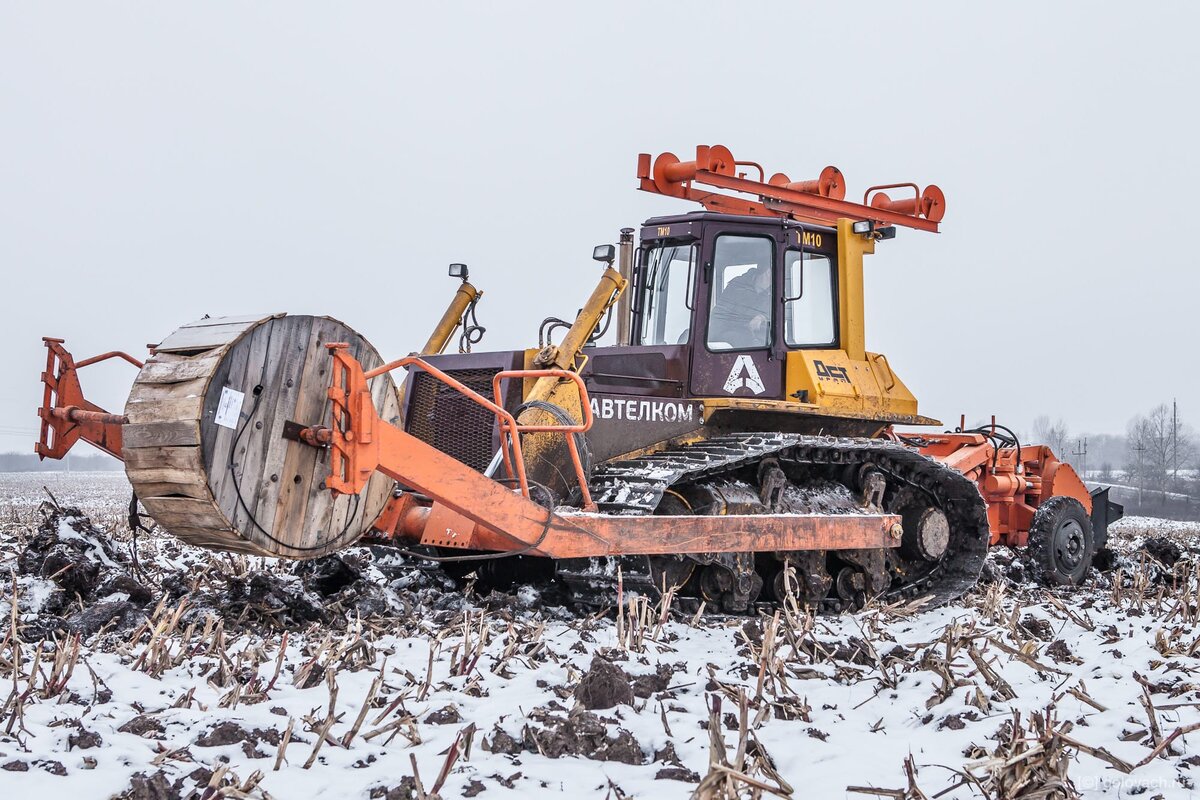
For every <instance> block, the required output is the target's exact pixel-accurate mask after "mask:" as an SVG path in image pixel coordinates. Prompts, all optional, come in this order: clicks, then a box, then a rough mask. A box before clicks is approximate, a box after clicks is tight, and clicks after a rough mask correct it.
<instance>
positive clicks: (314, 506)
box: [123, 314, 400, 558]
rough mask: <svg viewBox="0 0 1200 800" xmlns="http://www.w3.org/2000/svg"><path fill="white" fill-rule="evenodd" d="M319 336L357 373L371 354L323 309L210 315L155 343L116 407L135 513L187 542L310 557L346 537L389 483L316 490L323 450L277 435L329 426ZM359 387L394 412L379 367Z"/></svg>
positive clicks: (369, 514)
mask: <svg viewBox="0 0 1200 800" xmlns="http://www.w3.org/2000/svg"><path fill="white" fill-rule="evenodd" d="M329 342H347V343H349V345H350V352H351V353H352V354H353V355H354V357H355V358H357V359H358V360H359V361H360V362H361V363H362V365H363V367H364V368H366V369H372V368H374V367H377V366H379V365H381V364H382V363H383V360H382V359H381V358H380V357H379V354H378V353H377V352H376V351H375V349H374V348H373V347H371V345H370V344H369V343H368V342H367V340H366V339H364V338H363V337H362V336H360V335H358V334H357V333H355V332H354V331H353V330H351V329H350V328H348V327H347V326H346V325H344V324H342V323H341V322H338V321H337V320H334V319H330V318H328V317H309V316H285V315H283V314H276V315H273V316H261V315H255V316H246V317H214V318H209V319H203V320H200V321H198V322H193V323H192V324H190V325H185V326H184V327H182V328H180V329H179V330H177V331H175V332H174V333H172V334H171V335H170V336H168V337H167V338H166V339H164V340H163V342H162V344H160V345H159V346H158V347H157V348H155V351H154V355H153V356H152V357H151V358H150V359H149V360H148V361H147V362H146V365H145V366H144V367H142V370H141V372H140V373H138V377H137V380H136V381H135V382H134V384H133V389H132V390H131V392H130V394H129V401H128V403H127V404H126V405H125V415H126V416H127V417H128V418H129V422H128V424H126V425H125V427H124V430H123V439H124V450H123V455H124V457H125V473H126V474H127V475H128V476H129V480H130V482H131V483H132V484H133V489H134V492H135V493H136V494H137V497H138V499H139V500H140V501H141V503H142V506H143V507H144V508H145V509H146V512H147V513H148V514H149V515H150V516H151V517H153V518H154V520H155V521H156V522H157V523H158V524H159V525H161V526H162V527H163V528H166V529H167V530H168V531H169V532H170V533H172V534H173V535H175V536H178V537H179V538H180V539H183V540H184V541H186V542H189V543H191V544H195V545H200V546H202V547H208V548H213V549H217V550H231V551H235V552H240V553H249V554H252V555H260V556H283V557H286V558H316V557H318V556H323V555H327V554H329V553H331V552H334V551H335V550H339V549H341V548H343V547H346V546H348V545H350V544H352V543H353V542H354V541H355V540H357V539H358V538H359V537H360V536H361V535H362V534H363V533H364V532H365V531H366V530H367V529H368V528H369V527H370V525H371V523H372V522H374V521H375V519H376V518H377V517H378V516H379V512H380V511H382V510H383V506H384V504H385V503H386V502H387V499H388V496H389V495H390V494H391V491H392V486H393V481H392V480H391V479H390V478H388V477H386V476H385V475H383V474H381V473H376V474H375V475H374V477H372V478H371V480H370V481H369V482H368V484H367V486H366V488H364V489H363V491H362V492H361V493H360V494H358V495H340V496H338V497H337V498H335V497H334V496H333V493H332V492H330V491H328V490H327V489H324V488H322V486H323V482H324V479H325V478H326V476H328V475H329V454H328V452H327V451H325V450H322V449H318V448H314V447H310V446H309V445H306V444H302V443H300V442H296V441H292V440H289V439H285V438H283V426H284V423H285V422H287V421H289V420H292V421H295V422H299V423H301V424H304V425H315V424H322V425H328V424H329V423H330V419H329V400H328V396H327V394H326V392H327V390H328V388H329V373H330V367H331V363H332V358H331V357H330V355H329V351H328V350H327V349H326V347H325V345H326V344H327V343H329ZM371 393H372V395H373V397H374V400H375V408H376V409H377V410H378V411H379V413H380V416H381V417H382V418H383V419H385V420H389V421H393V422H394V421H397V420H398V419H399V415H400V403H399V398H398V395H397V392H396V385H395V383H394V382H393V381H392V379H391V377H390V376H389V375H381V376H379V377H377V378H374V379H372V381H371Z"/></svg>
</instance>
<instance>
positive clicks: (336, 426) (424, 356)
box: [37, 145, 1121, 613]
mask: <svg viewBox="0 0 1200 800" xmlns="http://www.w3.org/2000/svg"><path fill="white" fill-rule="evenodd" d="M637 179H638V182H639V188H641V189H642V190H644V191H647V192H652V193H655V194H658V195H663V196H666V197H673V198H678V199H680V200H684V201H693V202H697V203H699V204H700V205H701V206H702V208H703V210H699V211H691V212H687V213H679V214H675V215H671V216H661V217H655V218H652V219H649V220H647V221H646V222H645V223H643V225H642V226H641V229H640V231H635V230H634V229H632V228H626V229H623V230H622V231H621V232H620V236H619V239H618V241H617V243H615V244H608V245H601V246H599V247H596V248H595V249H594V251H593V259H594V260H595V261H596V262H597V265H596V267H595V269H596V270H597V271H598V272H599V278H598V280H597V282H596V285H595V287H594V289H593V290H592V291H591V294H590V296H588V297H587V298H586V299H585V300H584V302H583V305H582V307H581V308H580V310H579V311H578V312H577V313H576V314H575V315H574V316H573V317H570V316H569V315H568V316H567V317H564V318H559V317H548V318H546V319H545V320H543V322H542V323H541V325H540V327H539V329H538V336H537V345H536V346H531V347H529V348H528V349H523V350H505V351H493V352H478V351H477V350H476V348H475V347H474V345H477V344H478V343H479V341H480V339H481V337H482V335H483V329H482V327H481V326H479V324H478V322H477V320H476V316H475V315H476V306H477V304H478V303H479V301H480V298H481V296H482V293H481V292H479V291H478V290H477V289H476V288H475V287H474V286H473V285H472V284H471V283H470V282H469V279H468V278H469V276H468V274H467V269H466V267H465V265H461V264H455V265H452V266H451V275H452V276H453V277H455V278H456V279H459V280H460V281H461V283H460V285H459V286H458V287H457V288H456V291H455V296H454V299H453V301H452V302H451V304H450V306H449V308H448V309H447V310H446V313H445V315H444V316H443V317H442V319H441V321H440V322H439V324H438V326H437V328H436V329H435V331H434V332H433V334H432V335H431V336H430V338H429V340H428V341H427V342H426V344H425V346H424V347H423V348H422V349H421V350H420V351H419V352H416V353H414V354H412V355H409V356H406V357H404V358H400V359H398V360H396V361H391V362H386V363H385V362H384V359H383V358H382V357H380V355H379V354H378V353H377V352H376V351H375V350H374V349H373V348H372V347H371V346H370V344H369V343H368V342H367V340H366V339H364V338H363V337H362V336H361V335H360V334H358V333H357V332H356V331H355V330H352V329H350V328H349V327H348V326H346V325H344V324H343V323H341V322H338V321H337V320H332V319H329V318H325V317H311V316H296V315H291V316H289V315H284V314H264V315H250V316H244V317H212V318H205V319H202V320H199V321H197V322H194V323H191V324H189V325H185V326H183V327H181V328H179V329H178V330H176V331H175V332H174V333H172V334H171V335H169V336H168V337H166V338H165V339H163V340H162V341H161V342H160V343H159V344H157V345H155V346H154V347H152V348H151V350H150V355H149V357H148V358H146V359H145V360H144V361H142V360H139V359H137V358H134V357H133V356H129V355H127V354H124V353H106V354H104V355H103V356H98V357H96V358H93V359H87V360H86V361H80V362H75V361H74V359H73V357H72V356H71V354H70V353H69V352H68V351H67V350H66V349H65V346H64V343H63V342H62V341H61V340H56V339H47V340H46V341H45V343H46V346H47V348H48V351H47V369H46V372H45V373H44V374H43V376H42V377H43V384H44V395H43V404H42V407H41V409H40V411H39V414H40V417H41V420H42V427H41V440H40V441H39V443H38V445H37V452H38V453H39V454H41V455H42V456H43V457H52V458H61V457H62V456H63V455H64V454H65V453H66V451H67V450H68V449H70V447H71V446H72V445H73V444H74V443H75V442H77V441H78V440H80V439H83V440H85V441H88V442H90V443H92V444H94V445H95V446H97V447H99V448H100V449H102V450H104V451H105V452H108V453H110V454H112V455H114V456H116V457H118V458H122V459H124V461H125V465H126V471H127V474H128V475H129V479H130V481H131V483H132V485H133V488H134V492H135V494H136V497H137V499H138V501H139V502H140V505H141V507H142V508H144V510H145V512H146V513H147V514H149V516H150V517H152V518H153V519H154V520H155V521H156V522H157V523H158V524H159V525H160V526H161V527H162V528H164V529H166V530H167V531H169V532H170V533H172V534H174V535H176V536H178V537H179V538H181V539H183V540H185V541H188V542H191V543H194V544H197V545H201V546H205V547H212V548H218V549H224V550H230V551H236V552H244V553H251V554H256V555H266V556H277V557H286V558H314V557H318V556H322V555H327V554H329V553H332V552H335V551H337V550H339V549H341V548H344V547H347V546H349V545H352V544H354V543H361V542H363V541H369V542H372V543H376V544H380V543H382V544H387V545H390V546H393V547H396V548H399V549H401V550H402V551H403V552H404V553H406V554H407V555H409V556H410V557H412V558H413V559H414V560H417V561H420V562H423V563H428V564H437V565H439V567H440V568H441V569H443V570H445V571H446V572H448V573H450V574H451V575H454V576H458V577H465V576H467V575H469V574H472V573H473V574H475V575H476V576H477V577H478V579H479V580H482V581H484V582H485V583H490V584H492V585H500V586H503V585H506V584H510V583H511V582H513V581H514V580H524V579H529V578H531V577H537V578H539V579H547V580H551V579H552V580H555V581H557V582H559V583H560V584H561V585H562V587H563V588H564V590H565V591H566V592H568V593H569V595H570V597H571V598H572V599H574V600H576V601H578V602H581V603H587V604H593V605H604V604H611V603H613V602H614V601H615V600H616V598H617V597H618V594H619V593H626V594H628V593H633V592H636V593H641V594H646V595H651V596H654V597H658V596H662V595H664V594H667V593H670V595H671V596H672V597H680V598H684V597H691V598H696V599H697V600H698V601H701V602H704V603H705V604H707V607H709V608H711V609H715V610H720V611H723V612H730V613H737V612H744V611H746V610H747V609H750V608H752V607H753V606H754V604H756V603H759V602H766V601H776V602H778V601H783V600H785V599H788V598H791V599H794V600H795V601H796V602H798V603H800V604H802V605H805V606H808V607H810V608H813V609H816V610H819V611H825V612H836V611H840V610H845V609H851V608H855V607H861V606H862V605H863V604H864V603H865V602H867V601H868V600H869V599H873V598H874V599H880V600H882V601H885V602H904V603H914V604H927V605H928V604H937V603H942V602H946V601H948V600H950V599H953V598H955V597H958V596H959V595H961V594H962V593H963V592H965V591H966V590H968V589H969V588H970V587H971V586H973V585H974V583H975V582H976V580H977V579H978V576H979V573H980V570H981V568H982V565H983V562H984V558H985V555H986V553H987V549H988V547H989V546H990V545H995V544H1003V545H1008V546H1012V547H1019V548H1027V550H1028V553H1029V556H1030V558H1031V559H1032V561H1033V563H1034V564H1035V566H1036V571H1037V572H1038V574H1039V577H1041V578H1043V579H1044V580H1046V581H1048V582H1051V583H1058V584H1075V583H1079V582H1081V581H1082V580H1083V579H1084V578H1085V576H1086V573H1087V570H1088V568H1089V565H1090V562H1091V559H1092V556H1093V554H1094V553H1095V552H1096V551H1097V550H1098V549H1099V548H1100V547H1102V546H1103V544H1104V541H1105V539H1106V536H1107V528H1108V525H1109V523H1110V522H1112V521H1113V520H1114V519H1116V518H1118V517H1119V516H1120V514H1121V508H1120V506H1118V505H1117V504H1115V503H1113V502H1111V501H1109V500H1108V498H1107V496H1106V495H1105V494H1104V493H1103V492H1097V493H1091V492H1089V491H1088V489H1087V487H1086V486H1085V484H1084V482H1083V480H1081V478H1080V477H1079V476H1078V475H1077V474H1076V473H1075V471H1074V470H1073V469H1072V468H1071V466H1070V465H1069V464H1067V463H1065V462H1063V461H1060V460H1059V459H1058V458H1057V457H1056V456H1055V454H1054V453H1053V452H1051V450H1050V449H1049V448H1047V447H1045V446H1042V445H1030V444H1023V443H1021V442H1020V441H1019V440H1018V437H1017V436H1016V435H1015V434H1014V433H1013V432H1012V431H1011V430H1009V429H1008V428H1006V427H1004V426H1002V425H999V424H997V423H996V422H995V420H994V419H993V421H992V422H991V423H990V424H987V425H984V426H981V427H977V428H974V429H967V426H966V420H965V418H964V419H962V420H961V421H960V424H959V425H958V427H957V429H956V430H954V431H953V432H938V431H939V430H940V429H941V428H942V424H941V423H940V422H938V421H937V420H935V419H931V418H929V417H926V416H923V415H921V414H920V413H919V412H918V404H917V399H916V397H915V396H914V395H913V393H912V392H911V391H910V390H909V388H908V386H906V385H905V383H904V382H903V381H902V380H901V378H900V376H899V375H898V374H897V373H896V371H895V370H894V369H893V368H892V366H891V364H890V363H889V361H888V359H887V357H886V356H884V355H883V354H881V353H874V352H869V351H868V350H867V349H866V332H865V319H864V310H863V308H864V304H863V291H864V258H865V256H868V255H872V254H874V253H875V249H876V247H877V246H881V245H883V244H884V243H886V242H888V241H889V240H891V239H893V238H894V237H895V235H896V231H897V229H901V228H903V229H911V230H917V231H926V232H937V230H938V227H939V224H940V222H941V220H942V218H943V215H944V213H945V207H946V200H945V197H944V195H943V194H942V192H941V191H940V190H939V189H938V188H937V187H936V186H932V185H931V186H927V187H925V188H924V189H922V188H920V187H919V186H917V185H916V184H912V183H902V184H889V185H881V186H873V187H871V188H869V189H868V190H867V191H866V192H865V193H864V195H863V199H862V202H852V201H848V200H846V199H845V194H846V189H845V184H844V178H843V175H842V173H841V172H840V171H839V170H838V169H836V168H834V167H826V168H825V169H824V170H822V171H821V173H820V175H819V176H818V177H817V178H815V179H812V180H797V181H793V180H792V179H790V178H789V177H788V176H787V175H784V174H782V173H776V174H774V175H771V176H769V177H768V176H767V174H766V173H765V171H764V170H763V168H762V167H761V166H760V165H758V164H756V163H754V162H742V161H737V160H735V159H734V157H733V155H732V153H731V152H730V151H729V150H728V149H727V148H725V147H722V146H719V145H718V146H700V147H697V148H696V152H695V156H694V158H692V159H690V160H687V161H683V160H680V159H679V158H677V157H676V156H674V155H672V154H671V153H663V154H661V155H659V156H658V157H657V158H651V156H650V155H647V154H643V155H641V156H640V157H639V159H638V165H637ZM635 233H636V234H637V236H636V238H635ZM610 331H611V332H613V335H614V338H615V344H601V343H600V342H601V341H602V340H606V337H607V336H608V334H609V332H610ZM456 335H457V336H458V345H459V347H458V350H459V352H457V353H445V352H444V350H445V349H446V348H447V346H448V345H449V343H451V342H452V341H453V340H454V337H455V336H456ZM113 357H122V358H125V359H126V360H128V361H130V362H131V363H133V364H134V365H136V366H137V367H138V369H139V373H138V376H137V378H136V379H135V381H134V383H133V388H132V390H131V393H130V398H129V401H128V403H127V404H126V407H125V409H124V411H123V413H121V414H114V413H109V412H107V411H105V410H103V409H100V408H98V407H96V406H95V405H93V404H92V403H90V402H88V401H87V400H86V399H85V398H84V394H83V391H82V388H81V384H80V381H79V376H78V370H79V369H81V368H82V367H85V366H86V365H88V364H90V363H95V362H96V361H98V360H101V359H105V358H113ZM400 371H405V372H406V375H405V377H404V379H403V380H402V381H401V382H400V384H399V385H397V383H396V382H395V381H394V380H393V377H392V376H393V375H398V374H400Z"/></svg>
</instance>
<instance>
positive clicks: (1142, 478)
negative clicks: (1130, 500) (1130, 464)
mask: <svg viewBox="0 0 1200 800" xmlns="http://www.w3.org/2000/svg"><path fill="white" fill-rule="evenodd" d="M1133 449H1134V450H1135V451H1136V452H1137V454H1138V505H1139V506H1140V505H1142V492H1143V491H1144V490H1145V488H1146V470H1144V469H1143V468H1142V454H1143V453H1145V452H1146V445H1144V444H1142V443H1141V442H1138V444H1137V446H1136V447H1134V448H1133Z"/></svg>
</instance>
